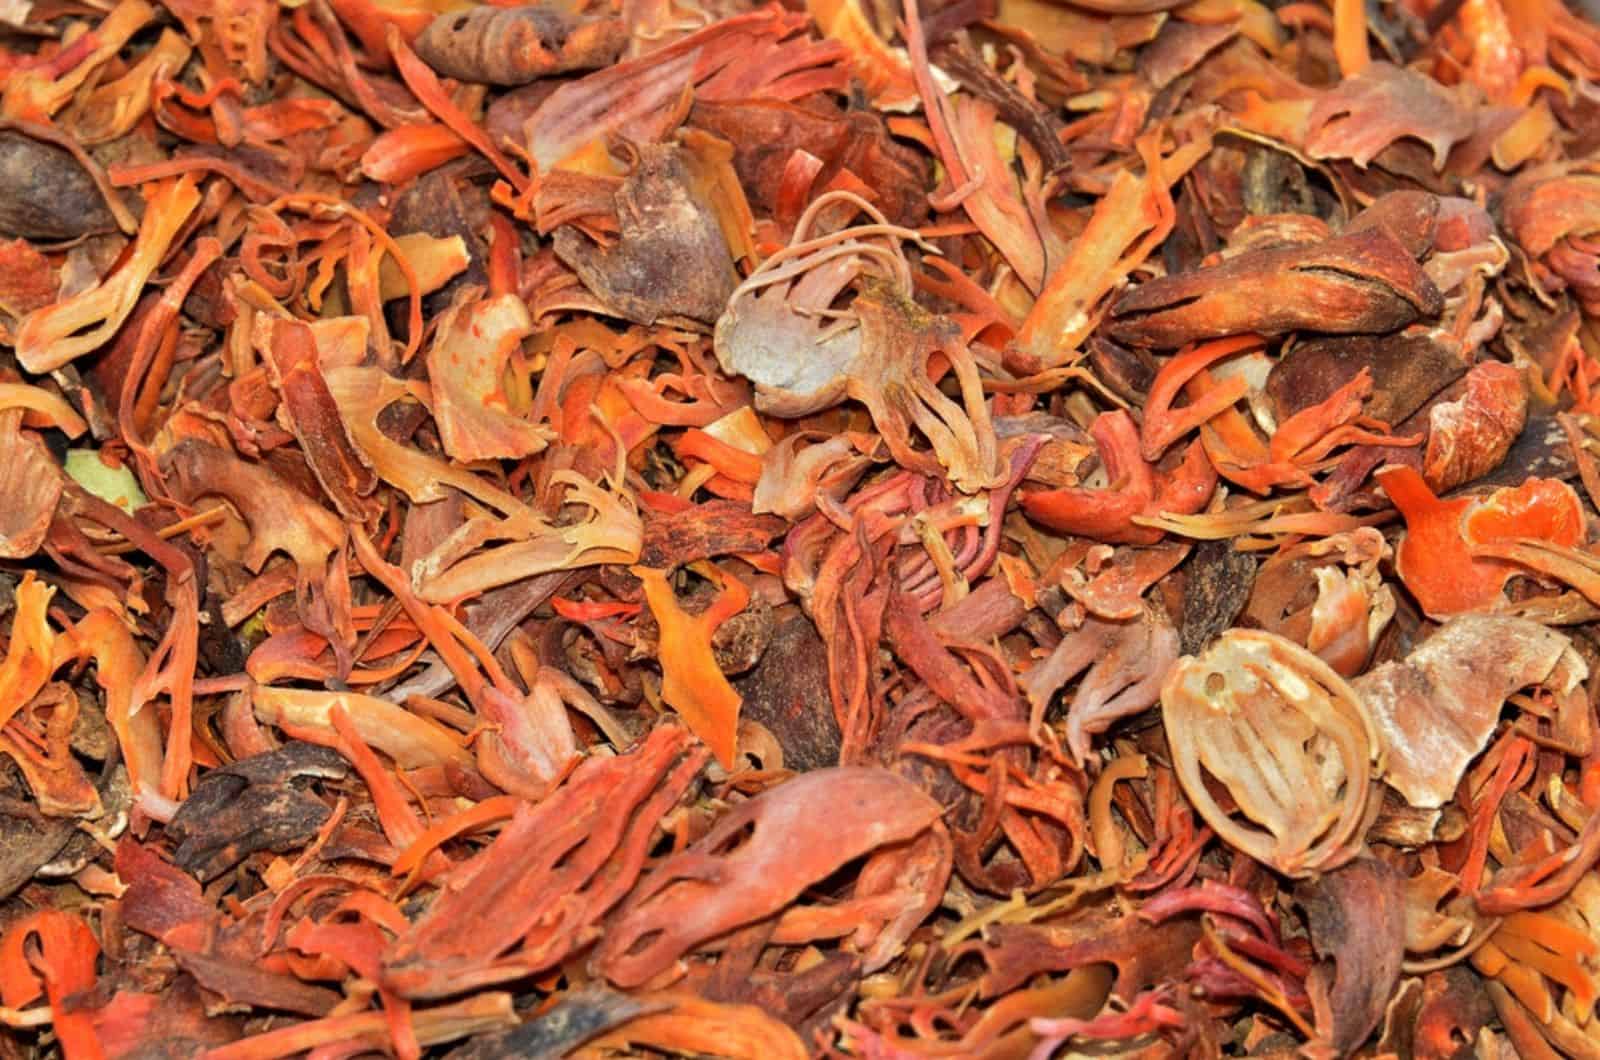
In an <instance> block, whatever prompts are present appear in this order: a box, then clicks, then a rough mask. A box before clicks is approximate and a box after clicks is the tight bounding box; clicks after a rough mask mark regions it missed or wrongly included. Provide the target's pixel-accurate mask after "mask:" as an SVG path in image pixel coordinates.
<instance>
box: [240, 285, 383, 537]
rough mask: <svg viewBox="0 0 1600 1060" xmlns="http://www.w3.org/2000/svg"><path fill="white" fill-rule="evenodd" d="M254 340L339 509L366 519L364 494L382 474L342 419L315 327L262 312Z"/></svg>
mask: <svg viewBox="0 0 1600 1060" xmlns="http://www.w3.org/2000/svg"><path fill="white" fill-rule="evenodd" d="M254 340H255V344H256V346H257V348H258V349H259V350H260V351H261V354H262V358H263V360H265V361H266V363H267V370H268V373H269V375H270V376H271V378H272V384H273V386H274V388H276V389H277V391H278V393H279V394H280V395H281V396H282V398H283V409H284V412H285V413H286V414H287V419H288V421H289V424H290V426H291V427H292V429H293V430H294V433H295V437H296V438H297V439H299V441H300V445H301V447H302V449H303V450H304V452H305V454H306V463H308V464H310V465H311V470H312V471H313V472H314V473H315V474H316V476H317V481H318V482H319V483H320V484H321V485H322V488H323V490H324V492H326V493H327V494H328V496H329V497H331V498H332V499H333V502H334V504H335V505H336V506H337V507H338V509H339V512H340V514H342V515H343V516H344V517H345V518H346V519H348V520H352V521H355V522H365V521H366V519H367V518H368V515H369V511H370V507H371V502H369V501H367V500H366V497H367V496H368V495H370V494H371V493H372V491H373V489H374V488H375V487H376V486H377V484H378V479H377V476H376V475H374V474H373V472H372V468H371V467H370V466H368V464H367V462H366V461H364V460H363V459H362V458H361V455H360V454H359V453H357V452H356V451H355V448H354V446H352V444H351V441H350V436H349V434H348V433H347V432H346V429H345V425H344V424H343V423H341V422H340V412H341V410H340V409H339V408H338V406H337V405H336V404H335V403H334V398H333V395H332V393H330V392H329V389H328V381H327V377H326V374H325V373H324V371H323V366H322V363H321V359H320V356H319V347H318V342H317V332H316V331H314V330H313V329H312V327H311V325H310V324H307V323H304V322H303V321H299V320H292V319H286V318H283V317H275V316H269V315H267V314H262V315H259V316H257V317H256V320H255V334H254Z"/></svg>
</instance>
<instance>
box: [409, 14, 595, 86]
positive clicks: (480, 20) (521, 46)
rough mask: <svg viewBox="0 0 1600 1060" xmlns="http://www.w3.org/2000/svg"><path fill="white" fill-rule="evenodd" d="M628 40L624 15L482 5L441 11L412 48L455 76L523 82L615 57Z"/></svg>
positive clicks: (491, 82) (495, 82)
mask: <svg viewBox="0 0 1600 1060" xmlns="http://www.w3.org/2000/svg"><path fill="white" fill-rule="evenodd" d="M626 40H627V33H626V31H625V30H624V27H623V23H622V20H621V19H619V18H610V17H605V16H600V17H595V16H586V15H579V14H577V13H575V12H572V11H566V10H563V9H561V8H559V7H555V6H542V5H530V6H528V7H484V8H476V9H468V10H465V11H455V12H451V13H449V14H445V15H440V16H439V17H438V18H436V19H434V20H433V21H432V22H430V23H428V28H427V29H425V30H423V31H422V32H421V33H420V34H418V35H417V40H416V50H417V54H418V55H419V56H421V57H422V60H423V61H424V62H426V63H427V64H428V65H429V66H431V67H433V68H434V70H436V71H437V72H439V73H441V74H443V75H444V76H446V77H453V78H455V79H456V80H457V81H469V82H477V83H480V84H489V85H525V84H527V83H528V82H530V81H534V80H537V79H538V78H541V77H548V76H550V75H552V74H561V73H567V72H569V71H572V70H593V69H595V68H596V67H601V66H605V65H606V64H607V63H610V62H613V61H614V60H615V59H616V58H617V56H618V55H619V54H621V52H622V47H623V44H624V43H625V42H626Z"/></svg>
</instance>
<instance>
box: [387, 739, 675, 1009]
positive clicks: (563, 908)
mask: <svg viewBox="0 0 1600 1060" xmlns="http://www.w3.org/2000/svg"><path fill="white" fill-rule="evenodd" d="M705 761H706V759H705V752H704V751H701V750H697V749H696V748H694V747H693V746H692V744H691V742H690V740H689V738H688V736H687V734H686V733H685V732H684V731H683V730H682V729H679V728H676V727H672V726H665V727H662V728H659V729H657V730H655V731H654V732H653V733H652V734H651V735H650V736H649V737H648V738H647V739H646V740H645V742H644V743H643V744H641V745H640V746H639V747H636V748H634V749H633V750H631V751H629V752H628V753H626V754H621V755H617V756H615V757H600V756H595V757H591V758H588V759H586V760H585V761H584V762H582V763H581V764H580V765H579V766H578V767H577V768H576V769H575V770H574V771H573V773H572V775H571V776H570V777H569V778H567V780H566V781H565V782H564V783H563V784H562V785H561V787H560V788H558V789H557V790H556V791H554V792H553V793H551V795H550V796H549V797H548V798H546V799H544V800H542V801H541V802H539V803H537V804H533V803H527V802H520V803H519V804H518V805H517V806H516V807H515V809H514V810H513V811H512V815H511V823H510V824H509V825H508V826H507V827H506V829H505V831H503V832H501V833H500V835H499V836H498V837H497V838H496V839H495V841H494V842H493V843H491V844H490V845H489V846H488V847H487V848H485V849H484V850H483V851H482V852H481V853H479V854H478V855H477V856H476V857H475V858H474V859H473V860H472V861H470V862H468V863H467V864H466V866H465V867H464V871H463V872H462V873H461V875H460V878H459V879H458V881H456V882H455V883H453V885H452V886H451V887H450V889H449V890H447V891H445V892H443V893H442V894H441V896H440V897H439V898H438V899H437V900H436V901H435V902H434V904H433V905H432V907H431V908H430V909H429V910H428V912H427V914H426V915H425V916H423V917H421V918H420V919H419V920H418V921H417V922H416V924H415V925H414V926H413V927H412V928H411V929H410V930H409V931H407V932H406V933H405V934H403V935H401V936H400V937H399V938H397V939H396V940H395V941H394V943H393V944H392V945H391V946H390V947H389V948H388V950H387V952H385V954H384V955H383V981H384V982H385V984H386V985H388V986H389V987H390V988H391V989H393V990H395V991H397V992H398V993H400V994H401V995H402V996H405V997H412V998H435V997H448V996H450V995H452V994H457V993H462V992H464V991H468V990H473V989H478V988H481V987H483V986H485V985H488V984H492V983H500V982H506V981H509V980H513V979H519V978H522V977H523V976H526V975H529V974H531V973H533V972H537V971H540V970H542V969H544V968H549V967H551V966H553V965H555V964H557V963H558V962H559V961H561V960H562V959H564V958H565V957H566V956H567V955H568V954H569V953H570V952H571V951H572V950H573V949H574V948H575V947H576V946H578V945H582V944H584V943H586V942H587V941H588V940H589V939H590V938H591V937H593V935H594V934H595V933H596V930H597V923H598V921H599V920H600V919H601V918H602V917H603V916H605V915H606V913H607V912H609V911H610V909H611V907H612V906H613V905H614V904H615V903H616V902H617V901H618V900H619V899H621V898H622V897H623V895H624V893H625V892H626V891H627V889H628V888H629V887H631V886H632V884H633V882H634V880H635V879H636V878H637V876H638V873H639V871H640V869H641V868H642V867H643V864H644V859H645V857H646V855H647V854H648V853H649V844H650V843H651V841H652V840H653V839H654V838H655V837H656V835H657V831H658V829H659V827H660V823H661V817H662V816H663V815H664V814H665V813H666V812H667V811H668V810H670V809H672V807H673V806H674V804H676V803H677V801H678V799H679V798H681V797H682V795H683V793H684V792H685V791H686V790H687V789H688V787H689V785H690V784H692V783H693V782H694V779H695V777H696V775H697V774H698V773H699V771H700V768H701V767H702V766H703V765H704V764H705ZM612 859H616V861H615V862H613V861H612ZM618 862H620V864H618Z"/></svg>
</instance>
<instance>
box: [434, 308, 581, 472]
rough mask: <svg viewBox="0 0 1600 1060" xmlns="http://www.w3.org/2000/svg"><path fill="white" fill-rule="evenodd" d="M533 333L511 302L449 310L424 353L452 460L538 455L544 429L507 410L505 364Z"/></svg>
mask: <svg viewBox="0 0 1600 1060" xmlns="http://www.w3.org/2000/svg"><path fill="white" fill-rule="evenodd" d="M532 333H533V319H532V317H530V316H529V315H528V307H527V305H526V304H524V303H523V301H522V299H520V298H518V297H517V296H516V295H514V294H503V295H499V296H497V297H494V298H488V299H484V300H482V301H468V302H466V303H465V304H458V305H455V306H452V307H451V308H450V309H448V310H446V311H445V313H444V314H443V315H442V316H441V317H440V319H439V324H438V329H437V330H436V331H435V333H434V339H433V345H432V346H430V347H429V348H428V385H429V388H430V391H431V393H432V395H433V414H434V421H435V422H436V423H438V425H439V441H440V443H441V444H442V445H443V446H444V451H445V452H446V453H447V454H449V456H450V457H451V458H452V459H454V460H459V461H461V462H462V463H471V462H472V461H474V460H494V459H510V460H517V459H521V458H522V457H525V456H529V455H532V454H533V453H537V452H539V451H540V450H541V449H543V448H544V447H545V446H546V445H547V444H549V442H550V439H551V433H550V431H549V429H548V428H546V427H544V426H542V425H539V424H534V423H530V422H528V421H527V420H525V419H523V418H522V417H521V416H518V415H517V414H516V413H515V412H513V411H512V410H511V409H510V408H509V407H508V402H507V397H506V392H505V383H504V379H503V376H504V373H505V370H506V362H507V361H508V360H509V359H510V357H511V355H512V353H513V352H514V351H515V350H516V349H517V348H518V346H519V345H520V344H521V342H522V340H523V339H525V338H527V337H528V336H529V335H531V334H532Z"/></svg>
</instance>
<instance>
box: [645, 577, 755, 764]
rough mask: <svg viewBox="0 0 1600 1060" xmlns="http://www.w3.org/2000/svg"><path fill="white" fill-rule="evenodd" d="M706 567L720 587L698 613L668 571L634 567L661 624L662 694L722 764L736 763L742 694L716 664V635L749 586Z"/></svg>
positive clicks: (745, 600) (745, 601) (744, 602)
mask: <svg viewBox="0 0 1600 1060" xmlns="http://www.w3.org/2000/svg"><path fill="white" fill-rule="evenodd" d="M702 569H703V571H704V572H705V573H709V574H714V575H715V577H716V578H717V579H718V580H719V582H720V583H721V584H720V586H719V588H720V590H721V591H720V592H719V593H718V595H717V598H716V599H715V600H714V601H712V603H711V606H710V607H708V608H706V609H705V610H704V611H702V612H701V613H700V614H698V615H690V614H689V613H688V612H686V611H684V609H683V608H682V606H681V605H679V603H678V598H677V596H676V595H674V594H673V591H672V586H671V585H669V584H668V583H667V573H668V572H666V571H662V570H657V569H655V568H653V567H634V568H633V573H634V575H635V576H637V577H638V578H639V580H640V581H642V582H643V583H644V597H645V600H646V601H648V602H649V604H650V612H651V613H652V614H653V615H654V616H655V619H656V622H657V623H658V624H659V626H660V630H661V632H660V638H659V643H658V657H659V659H660V660H661V698H662V699H664V700H666V702H667V705H668V706H670V707H671V708H672V709H673V710H675V711H677V712H678V715H679V716H680V717H682V718H683V720H684V723H685V724H686V725H688V726H689V731H691V732H693V733H694V734H695V735H696V736H698V737H700V739H701V740H703V741H704V742H705V745H706V746H707V747H709V748H711V750H712V752H713V753H715V754H716V756H717V761H719V762H721V763H722V766H723V768H724V769H732V768H733V756H734V750H735V746H736V745H737V743H738V739H739V706H740V703H741V702H742V700H741V698H740V696H739V693H738V692H736V691H734V688H733V686H732V685H730V684H729V683H728V679H727V678H726V677H724V676H723V674H722V670H721V669H720V668H719V667H718V666H717V659H716V654H715V652H714V651H713V650H712V647H711V638H712V635H713V634H714V633H715V632H716V630H717V627H718V626H720V625H722V623H723V622H726V621H727V620H728V619H730V618H732V617H733V616H734V615H737V614H738V613H739V612H741V611H743V610H744V609H745V606H746V605H747V604H748V603H749V602H750V591H749V590H748V589H746V588H745V586H744V583H743V582H741V581H739V579H737V578H734V577H731V576H729V575H727V574H724V573H723V572H722V571H721V570H719V569H717V568H716V567H714V566H707V567H705V568H702Z"/></svg>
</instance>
